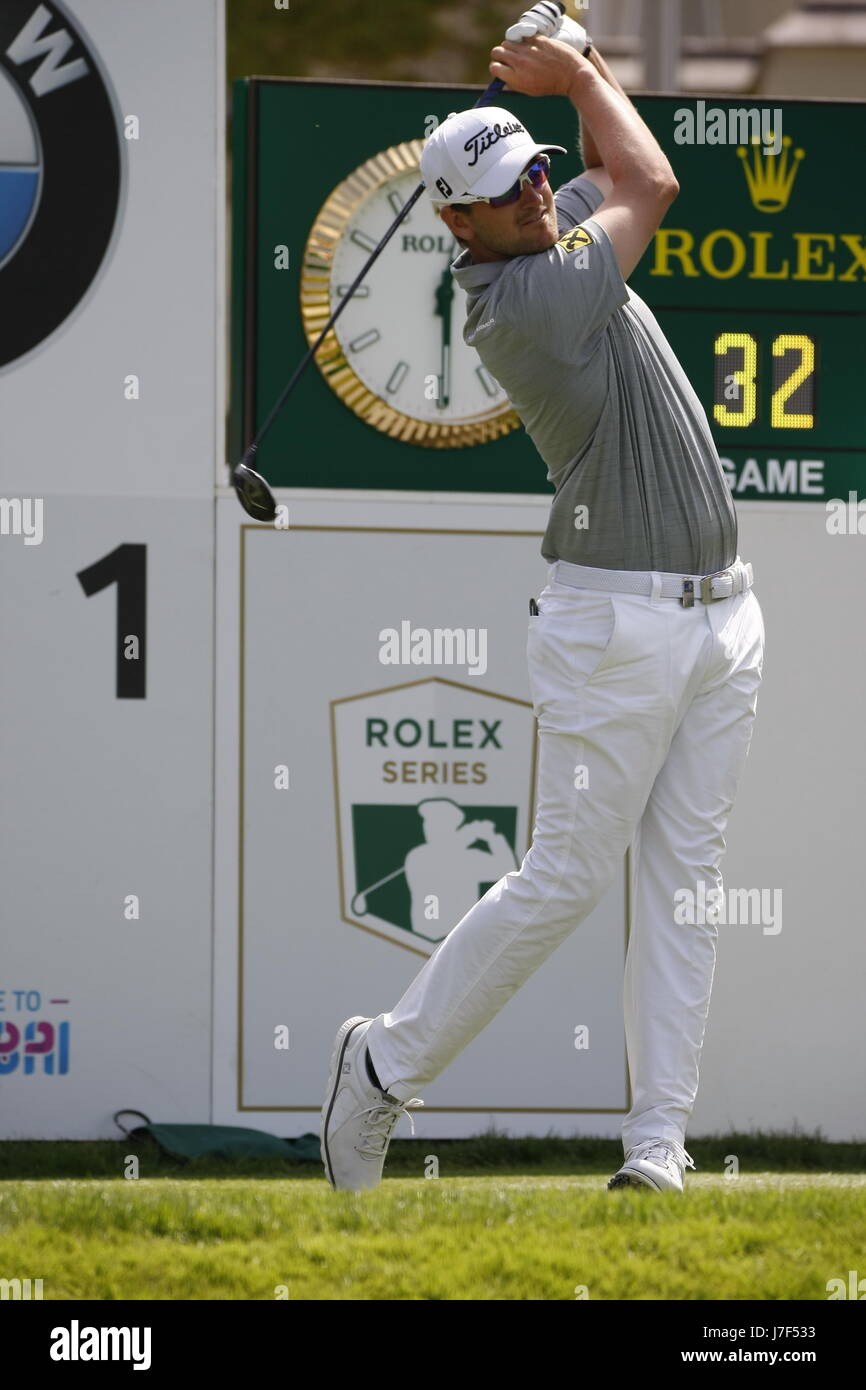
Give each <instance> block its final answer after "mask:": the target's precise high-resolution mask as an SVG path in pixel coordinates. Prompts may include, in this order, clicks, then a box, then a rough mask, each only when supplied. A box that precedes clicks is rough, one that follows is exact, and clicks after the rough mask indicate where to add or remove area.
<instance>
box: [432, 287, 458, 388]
mask: <svg viewBox="0 0 866 1390" xmlns="http://www.w3.org/2000/svg"><path fill="white" fill-rule="evenodd" d="M453 302H454V281H453V279H452V276H451V262H450V260H449V262H448V264H447V265H446V267H445V269H444V270H443V272H442V276H441V278H440V280H439V284H438V285H437V286H436V314H437V315H438V316H439V317H440V318H441V319H442V361H441V370H440V373H439V399H438V400H437V402H436V404H437V405H438V406H439V408H440V409H444V408H445V406H446V405H448V403H449V401H450V399H451V305H452V304H453Z"/></svg>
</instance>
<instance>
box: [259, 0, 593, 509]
mask: <svg viewBox="0 0 866 1390" xmlns="http://www.w3.org/2000/svg"><path fill="white" fill-rule="evenodd" d="M544 8H545V9H546V10H549V11H550V14H549V17H548V25H549V30H548V31H549V32H550V33H553V30H554V29H555V27H556V24H557V23H558V21H559V19H560V17H561V16H562V15H563V14H564V13H565V5H564V4H563V3H562V0H545V4H544ZM517 27H518V26H514V25H513V26H512V29H510V30H509V31H508V34H509V36H510V35H511V33H512V31H515V33H516V29H517ZM533 32H535V31H533ZM504 86H505V83H504V82H503V81H502V80H501V78H498V77H494V79H493V81H492V82H491V83H490V85H489V87H487V89H486V91H484V92H483V93H482V95H481V96H480V97H479V98H478V100H477V101H476V102H475V103H474V105H475V106H492V105H493V102H494V99H495V98H496V97H497V96H498V95H499V93H500V92H501V91H502V89H503V87H504ZM423 192H424V184H423V183H420V184H419V185H418V187H417V188H416V189H415V192H414V193H413V194H412V196H411V197H410V198H409V200H408V202H406V203H405V205H404V206H403V207H402V208H401V209H400V211H399V212H398V213H397V216H396V217H395V218H394V221H393V222H392V223H391V225H390V227H389V228H388V230H387V231H386V233H385V235H384V236H383V237H382V240H381V241H380V242H379V244H378V246H376V247H375V249H374V250H373V251H371V252H370V255H369V256H368V258H367V260H366V261H365V263H364V265H363V266H362V267H361V269H360V271H359V272H358V274H357V275H356V277H355V279H354V280H353V281H352V284H351V285H350V286H349V288H348V290H347V291H346V293H345V294H344V295H343V298H342V299H341V300H340V302H339V304H338V305H337V307H336V309H335V310H334V312H333V314H332V315H331V317H330V318H329V319H328V322H327V323H326V324H325V326H324V328H323V329H322V331H321V333H320V334H319V336H318V338H317V339H316V341H315V342H314V343H313V344H312V346H311V347H310V348H309V349H308V350H307V352H306V353H305V354H304V356H303V357H302V358H301V361H300V362H299V363H298V365H297V367H296V368H295V370H294V372H293V373H292V375H291V377H290V378H289V381H288V382H287V383H286V386H285V387H284V388H283V391H282V394H281V395H280V396H279V398H278V400H277V401H275V403H274V405H273V407H272V409H271V411H270V414H269V415H268V417H267V419H266V420H265V422H264V424H263V425H262V427H261V429H260V430H259V432H258V434H257V435H256V437H255V439H254V440H253V442H252V444H250V445H249V447H248V448H247V450H246V452H245V453H244V456H243V458H242V459H241V461H240V463H238V464H236V465H235V467H234V469H233V470H232V486H233V487H234V490H235V492H236V493H237V496H238V501H239V502H240V504H241V506H242V507H243V508H244V510H245V511H247V512H248V513H249V515H250V516H252V517H254V518H255V520H256V521H273V520H274V518H275V516H276V514H277V504H276V501H275V499H274V494H273V493H272V492H271V489H270V486H269V484H268V483H267V481H266V480H265V479H264V478H263V477H262V475H261V473H257V472H256V470H255V469H254V468H253V466H252V465H253V463H254V461H255V457H256V454H257V453H258V450H259V446H260V445H261V443H262V440H263V439H264V438H265V436H266V434H267V433H268V431H269V430H270V428H271V426H272V425H273V423H274V421H275V420H276V418H277V416H278V415H279V413H280V411H281V410H282V408H283V406H284V405H285V403H286V401H287V400H288V398H289V396H290V395H291V393H292V391H293V390H294V388H295V386H296V384H297V382H298V380H299V378H300V376H301V374H302V372H303V371H304V368H305V367H306V366H307V365H308V364H309V363H310V362H311V361H312V359H313V358H314V357H315V355H316V353H317V352H318V350H319V348H320V347H321V346H322V343H323V342H324V340H325V338H326V337H327V335H328V333H330V331H331V329H332V328H333V326H334V324H335V323H336V321H337V319H338V318H339V316H340V314H341V313H342V311H343V309H344V308H345V307H346V305H347V304H348V302H349V300H350V299H351V298H352V295H353V294H354V293H355V291H356V289H357V288H358V286H359V285H360V283H361V281H362V280H363V278H364V276H365V275H366V274H367V271H368V270H369V269H370V266H371V265H372V264H373V262H374V261H375V260H376V258H377V257H378V256H379V255H380V254H381V253H382V251H383V250H384V248H385V247H386V246H387V244H388V242H389V241H390V240H391V237H392V236H393V235H394V233H395V232H396V230H397V228H398V227H399V226H400V223H401V222H402V221H403V219H404V218H405V217H406V216H407V214H408V213H409V212H410V211H411V209H412V208H413V207H414V206H415V204H416V203H417V201H418V199H419V198H420V197H421V194H422V193H423Z"/></svg>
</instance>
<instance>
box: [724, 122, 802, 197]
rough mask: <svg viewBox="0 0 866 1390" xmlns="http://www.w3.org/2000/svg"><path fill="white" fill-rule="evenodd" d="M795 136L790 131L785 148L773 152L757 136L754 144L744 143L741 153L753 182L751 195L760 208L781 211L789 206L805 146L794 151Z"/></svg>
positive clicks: (740, 155) (746, 171) (738, 151)
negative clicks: (792, 148)
mask: <svg viewBox="0 0 866 1390" xmlns="http://www.w3.org/2000/svg"><path fill="white" fill-rule="evenodd" d="M791 143H792V142H791V137H790V135H786V136H785V137H784V139H783V140H782V148H781V150H780V151H779V153H778V154H773V153H772V151H769V150H767V149H766V147H765V146H764V145H763V144H762V143H761V141H760V140H759V139H757V138H753V140H752V144H751V148H750V149H747V148H746V146H745V145H740V147H739V148H738V150H737V154H738V155H739V157H740V159H741V160H742V161H743V173H744V174H745V176H746V183H747V184H748V186H749V197H750V198H751V200H752V204H753V206H754V207H756V208H757V209H758V212H781V211H782V209H783V208H785V207H787V205H788V199H789V198H790V196H791V189H792V188H793V187H794V180H795V178H796V177H797V170H798V168H799V166H800V160H801V159H802V158H803V156H804V154H805V151H804V150H794V151H793V155H792V152H791Z"/></svg>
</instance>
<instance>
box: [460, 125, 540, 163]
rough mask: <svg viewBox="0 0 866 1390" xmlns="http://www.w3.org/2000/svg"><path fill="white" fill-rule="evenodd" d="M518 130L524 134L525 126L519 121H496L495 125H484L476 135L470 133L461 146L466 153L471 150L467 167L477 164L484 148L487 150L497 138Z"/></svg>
mask: <svg viewBox="0 0 866 1390" xmlns="http://www.w3.org/2000/svg"><path fill="white" fill-rule="evenodd" d="M518 131H521V132H522V133H523V134H524V135H525V134H526V127H525V126H522V125H521V124H520V122H519V121H512V122H511V123H510V124H508V125H500V124H499V122H498V121H497V122H496V124H495V125H493V126H489V125H486V126H484V127H483V128H482V129H481V130H479V132H478V134H477V135H470V137H469V139H468V140H467V141H466V144H465V145H464V146H463V148H464V150H466V152H467V153H468V152H469V151H470V150H472V152H473V158H472V159H470V160H469V165H468V167H469V168H470V169H471V168H472V166H473V164H477V163H478V160H479V159H480V157H481V155H483V153H484V151H485V150H489V149H490V146H491V145H495V144H496V142H497V140H504V139H505V137H506V135H516V134H517V133H518Z"/></svg>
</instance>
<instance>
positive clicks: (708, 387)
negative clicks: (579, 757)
mask: <svg viewBox="0 0 866 1390" xmlns="http://www.w3.org/2000/svg"><path fill="white" fill-rule="evenodd" d="M477 94H478V93H477V90H476V89H475V88H459V87H437V86H425V87H423V88H422V87H418V86H410V85H402V84H393V85H391V84H380V83H357V82H352V83H343V82H308V81H303V80H283V79H245V80H243V81H240V82H238V83H236V84H235V92H234V142H235V143H234V161H235V170H236V173H235V188H236V190H239V194H238V195H237V196H236V197H235V203H234V234H233V248H234V249H233V254H234V266H233V272H234V273H233V284H234V305H233V387H232V449H231V455H232V456H233V457H239V456H240V454H241V452H242V448H243V446H244V445H245V444H246V443H247V442H248V441H249V440H250V439H251V438H252V437H253V435H254V434H255V431H256V428H257V426H259V425H260V424H261V423H262V421H263V419H264V417H265V415H266V414H267V412H268V410H269V409H270V406H271V404H272V403H273V401H274V399H275V398H276V397H277V396H278V394H279V392H280V390H281V388H282V386H283V384H284V382H285V380H286V378H287V376H288V374H289V371H290V370H291V367H292V366H293V365H294V363H295V362H296V361H297V360H298V359H299V358H300V356H301V355H302V354H303V352H304V351H305V350H306V347H307V345H308V341H309V335H308V334H307V335H305V332H304V326H303V312H302V301H303V295H304V271H305V267H304V259H305V255H304V248H305V246H308V245H309V243H310V240H311V228H314V227H315V226H316V224H317V218H318V219H319V224H318V225H320V226H321V224H322V216H321V214H322V209H323V207H324V208H326V209H327V208H328V207H329V206H330V203H329V199H330V200H331V202H333V190H334V188H335V186H338V191H339V188H340V180H345V179H347V177H348V176H349V175H350V173H351V172H352V171H353V170H360V174H361V175H362V180H361V183H363V176H364V175H365V173H369V170H371V169H373V170H375V168H376V163H377V161H379V162H381V160H382V156H381V154H380V152H381V151H385V150H388V149H389V147H390V149H391V150H393V149H394V148H396V147H398V146H399V142H410V141H415V142H416V144H415V145H414V146H413V148H416V149H417V148H418V146H417V142H418V141H420V140H423V138H424V136H425V134H426V133H429V130H430V129H431V128H432V126H433V125H435V122H436V121H437V120H442V119H444V117H445V116H446V115H447V114H448V113H449V112H450V111H454V110H460V109H463V108H465V107H468V106H470V105H472V104H473V102H474V100H475V98H476V97H477ZM503 104H504V105H506V106H507V107H508V109H510V110H513V111H514V113H515V114H516V115H517V116H518V117H519V118H520V119H522V120H523V121H525V123H526V124H527V126H528V128H529V130H530V131H531V132H532V134H533V137H534V138H535V139H536V140H542V141H543V140H550V141H554V142H557V143H560V144H563V145H565V146H566V147H567V148H569V149H570V150H571V151H573V153H571V154H569V155H559V156H556V157H555V160H554V167H553V185H554V188H556V187H557V186H559V185H561V184H563V183H565V182H567V181H568V180H569V179H571V178H574V177H576V175H577V174H578V173H579V172H580V168H581V166H580V160H579V156H578V155H577V153H576V147H577V146H576V137H577V128H578V122H577V115H576V112H575V111H574V110H573V108H572V107H571V105H570V103H569V102H567V101H566V100H565V99H563V98H559V97H544V98H535V99H533V98H528V97H524V96H520V95H519V94H512V93H506V94H505V95H504V97H503ZM635 104H636V106H637V108H638V110H639V111H640V113H641V115H642V116H643V117H644V119H645V120H646V121H647V123H648V124H649V126H650V127H651V129H652V130H653V133H654V134H655V136H656V138H657V139H658V140H659V143H660V144H661V145H662V147H663V148H664V149H665V151H666V153H667V154H668V156H669V158H670V160H671V163H672V165H673V168H674V170H675V172H676V175H677V178H678V179H679V182H680V189H681V191H680V194H679V197H678V198H677V199H676V201H675V202H674V204H673V205H672V207H671V208H670V209H669V211H668V213H667V215H666V217H665V220H664V223H663V225H662V226H661V227H660V228H659V230H658V232H657V233H656V234H655V236H654V238H653V241H652V243H651V245H650V246H649V247H648V249H647V251H646V253H645V255H644V257H643V259H642V261H641V263H640V265H639V266H638V267H637V269H636V270H635V272H634V273H633V275H632V276H631V277H630V281H629V283H630V285H631V287H632V288H633V289H634V290H635V291H636V293H638V294H639V295H640V296H641V297H642V298H643V299H644V300H645V301H646V302H647V303H648V304H649V306H650V308H652V309H653V311H654V313H655V314H656V316H657V318H658V320H659V322H660V324H661V326H662V328H663V330H664V332H665V334H666V335H667V337H668V339H669V340H670V342H671V345H672V347H673V349H674V351H675V352H676V354H677V356H678V358H679V360H680V362H681V363H682V365H683V367H684V369H685V371H686V373H687V375H688V377H689V380H690V381H691V383H692V385H693V387H694V388H695V390H696V391H697V393H698V395H699V397H700V399H701V401H702V404H703V405H704V408H705V410H706V412H707V417H708V419H709V422H710V426H711V429H712V432H713V436H714V439H715V442H716V446H717V448H718V451H719V456H720V458H721V460H722V466H723V468H724V470H725V474H726V476H727V478H728V481H729V484H730V486H731V489H732V492H733V494H734V497H735V498H743V499H750V500H751V499H754V500H759V501H760V500H772V499H779V498H782V499H787V500H798V501H823V500H825V499H829V498H834V497H843V498H845V497H848V496H849V494H850V493H851V492H856V493H857V495H858V496H859V495H861V493H866V429H864V412H863V397H864V387H863V379H864V337H866V192H864V186H863V183H862V180H861V179H860V178H859V176H855V174H854V173H853V172H852V169H851V165H850V151H851V150H859V149H860V148H862V147H863V145H864V142H866V102H855V101H813V100H803V101H781V102H780V101H779V100H778V99H777V98H768V99H765V100H763V101H761V100H758V99H757V98H743V97H713V98H712V100H711V101H710V100H697V99H694V98H685V97H683V96H674V97H667V96H647V97H639V98H636V100H635ZM287 129H290V130H292V131H293V140H294V142H295V146H294V147H295V148H303V149H304V150H305V153H306V155H307V156H308V157H307V158H305V160H304V175H303V178H298V179H292V178H286V170H285V145H284V139H283V135H282V132H284V131H285V130H287ZM399 148H401V149H403V148H406V146H399ZM365 161H366V164H365ZM417 182H418V178H417V177H416V176H415V172H414V167H413V168H412V169H410V170H409V171H408V172H407V173H406V174H405V176H404V178H403V180H402V182H398V183H395V184H394V185H393V186H392V188H391V192H390V194H389V201H385V199H384V198H383V199H382V204H381V209H380V211H379V212H378V214H377V215H374V213H375V210H374V208H373V207H372V206H371V208H370V211H369V214H368V215H365V217H363V218H361V219H360V220H361V223H362V224H363V225H358V224H357V223H352V221H351V217H349V218H348V220H347V222H346V237H345V245H344V247H343V249H342V251H341V252H339V253H338V257H339V256H341V257H342V259H341V260H339V259H338V260H335V264H336V263H339V264H341V265H342V268H343V270H342V275H341V276H340V277H339V278H343V279H346V278H348V274H349V271H351V272H353V273H357V270H358V269H360V266H361V265H362V264H363V260H364V258H365V256H366V254H367V251H368V250H369V249H370V248H371V247H372V246H373V245H375V242H376V241H377V240H378V239H379V237H380V236H381V235H382V233H383V232H384V231H385V229H386V227H387V226H388V224H389V222H390V220H391V218H392V216H393V210H394V209H396V208H397V207H399V206H400V205H401V202H402V201H403V200H404V195H406V194H407V193H408V192H409V191H411V189H412V187H413V186H414V185H416V184H417ZM358 186H359V187H360V186H361V184H359V185H358ZM338 201H339V199H338ZM423 201H426V200H422V202H423ZM413 215H414V214H413ZM325 221H326V222H327V218H325ZM436 226H437V227H438V230H439V232H440V235H439V236H438V237H435V236H432V235H428V236H426V237H425V236H423V235H422V236H414V235H413V236H403V237H401V236H400V235H399V234H398V235H397V236H395V237H394V238H393V239H392V241H391V242H390V243H389V245H388V247H387V248H386V249H385V251H384V252H383V254H382V256H381V258H380V261H379V262H378V263H377V267H374V270H375V271H376V274H377V279H376V280H375V282H374V281H373V279H372V277H371V282H370V287H368V288H367V290H366V293H367V294H368V295H370V296H371V301H370V302H371V304H372V299H373V298H374V297H375V296H376V295H377V294H381V293H382V291H383V290H384V291H385V292H387V287H388V286H389V285H390V286H391V287H392V296H391V297H392V299H393V300H394V301H395V303H396V304H397V308H395V307H394V305H392V314H393V319H392V330H391V336H392V338H396V336H397V335H398V334H402V338H403V341H404V343H405V348H403V349H402V350H401V351H400V352H399V353H398V352H396V345H395V360H396V356H402V357H403V358H404V359H405V360H404V362H403V364H402V366H403V368H406V364H407V363H411V364H412V366H413V370H419V371H423V370H425V368H424V367H423V359H424V351H425V350H424V346H423V342H424V339H423V335H424V332H425V326H424V324H423V323H422V322H421V319H420V316H419V314H418V312H417V308H416V307H415V306H414V301H412V300H410V293H411V287H412V285H413V284H414V283H415V282H416V280H417V279H418V278H421V279H422V280H423V277H424V276H425V274H428V276H429V273H430V271H431V270H432V269H433V268H434V267H433V265H432V261H433V259H434V258H436V263H437V266H438V262H439V261H442V264H443V265H447V261H448V258H449V254H450V256H451V259H453V256H454V255H456V252H457V249H458V248H456V244H455V245H454V247H453V248H449V247H443V245H442V241H443V237H442V235H441V233H442V232H443V231H444V228H443V225H442V224H441V223H438V222H437V224H436ZM325 230H326V232H327V227H326V228H325ZM428 230H430V229H428ZM350 238H351V239H352V240H354V241H355V242H356V243H357V244H356V245H355V246H354V247H353V246H352V245H350V244H349V242H350ZM446 240H447V238H446ZM280 247H282V249H283V251H284V253H285V254H284V256H283V258H282V259H281V258H280V255H279V250H278V248H280ZM443 250H444V252H445V253H446V254H445V255H444V256H443V255H442V254H440V253H442V252H443ZM425 252H428V254H427V256H426V261H425ZM407 258H411V265H407V264H406V260H407ZM437 274H438V272H437ZM336 278H337V277H336V276H335V279H336ZM440 278H441V277H440ZM431 285H433V286H435V287H436V288H437V291H438V293H439V295H440V300H439V303H440V306H441V302H442V301H441V285H440V284H439V280H438V279H435V278H434V279H433V280H431ZM363 290H364V287H363V286H362V291H363ZM425 295H426V291H425ZM426 298H430V300H431V305H432V302H433V293H432V290H431V293H430V295H428V296H426ZM426 298H425V300H424V302H426ZM398 301H399V303H397V302H398ZM333 302H334V300H333V285H332V298H331V303H332V304H333ZM399 304H402V305H403V311H402V317H400V316H399V314H398V309H399ZM461 304H462V296H457V295H455V296H454V309H453V314H454V321H453V324H452V326H451V340H452V343H453V342H454V341H455V340H458V339H459V338H460V330H461V328H462V322H461V323H458V318H459V312H460V306H461ZM362 307H363V306H362ZM354 312H355V309H354V306H353V308H352V309H350V310H348V311H347V314H346V316H345V320H344V322H349V321H350V316H351V314H352V313H354ZM437 312H441V308H440V309H439V310H437ZM358 322H359V323H360V322H361V319H360V317H359V319H358ZM372 336H373V335H372V334H367V335H365V334H363V333H361V334H360V335H359V337H358V338H357V342H358V343H359V344H360V345H361V347H362V348H364V347H365V346H366V344H367V343H368V342H369V341H371V340H372ZM430 343H431V349H432V347H433V345H434V342H433V339H430ZM325 356H326V355H325V353H324V351H323V352H322V353H320V359H324V358H325ZM359 356H360V354H359ZM426 370H428V371H430V372H436V371H437V370H438V360H437V359H436V357H435V356H434V355H433V353H432V351H431V354H430V363H429V366H428V367H427V368H426ZM328 371H329V369H328V367H327V365H326V364H325V363H324V360H323V370H321V371H316V370H313V369H311V370H310V371H309V372H308V373H307V374H306V377H305V379H304V380H303V381H302V383H301V384H300V385H299V387H298V389H297V391H296V392H295V394H294V397H293V399H292V402H290V404H289V405H288V407H287V409H286V410H285V411H284V412H283V416H282V418H281V419H280V420H278V422H277V425H276V426H275V428H274V430H273V431H272V432H271V435H270V436H269V438H268V439H267V440H266V442H265V444H264V446H263V447H262V449H261V451H260V454H259V463H260V466H261V468H262V471H263V472H264V473H265V475H266V476H267V477H269V478H270V479H271V481H272V482H273V483H274V484H275V485H278V486H284V487H285V486H292V487H337V488H340V487H345V488H371V489H375V488H395V489H401V490H404V489H409V490H411V489H418V490H423V491H425V492H430V491H433V492H438V491H442V492H452V493H454V492H458V493H459V492H485V491H495V492H504V493H508V492H519V493H533V492H538V493H544V492H549V491H550V490H551V489H550V485H549V483H548V482H547V480H546V477H545V470H544V468H543V466H540V460H539V458H538V455H537V453H536V451H535V448H534V446H533V444H532V442H531V440H530V439H529V438H528V436H527V435H526V434H525V432H524V431H523V429H522V428H521V427H520V423H519V421H518V420H517V418H516V416H513V412H512V416H513V422H512V424H511V426H510V427H509V429H508V430H507V431H506V432H504V433H500V435H499V437H493V438H488V437H481V438H478V437H473V436H472V434H471V432H468V434H467V437H465V438H464V439H461V441H460V443H461V444H462V446H463V447H445V446H443V443H442V440H441V439H439V440H432V439H430V438H428V439H427V444H426V446H425V444H424V443H419V442H416V440H415V439H407V438H406V437H403V438H393V437H389V436H388V435H387V434H385V433H383V432H382V431H381V429H376V428H371V426H370V423H369V420H366V419H364V418H362V417H361V416H360V415H359V413H358V412H357V411H356V410H352V409H350V408H347V405H346V403H345V400H343V399H339V398H338V396H337V395H335V394H334V390H333V389H331V386H332V385H333V379H332V381H331V384H330V385H329V382H328ZM353 380H354V379H353ZM354 384H355V385H356V386H358V385H359V383H358V382H355V383H354ZM488 384H489V383H488ZM359 389H360V387H359ZM350 394H351V393H350ZM323 429H326V430H327V438H328V446H329V447H328V448H327V449H323V448H322V431H323ZM431 443H433V444H435V449H431V447H429V445H430V444H431Z"/></svg>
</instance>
